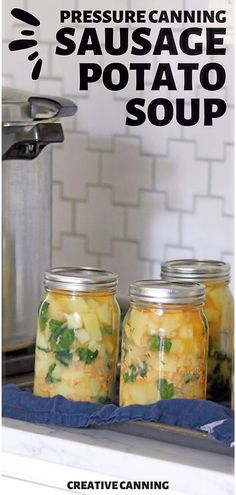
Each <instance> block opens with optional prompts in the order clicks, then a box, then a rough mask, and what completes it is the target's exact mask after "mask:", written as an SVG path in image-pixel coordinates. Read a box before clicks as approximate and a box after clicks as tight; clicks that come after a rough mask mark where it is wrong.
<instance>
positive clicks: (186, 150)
mask: <svg viewBox="0 0 236 495" xmlns="http://www.w3.org/2000/svg"><path fill="white" fill-rule="evenodd" d="M155 168H156V175H155V188H156V189H157V190H159V191H166V192H167V205H168V207H169V208H171V209H173V210H192V209H193V201H194V195H196V194H202V195H205V194H207V183H208V163H207V162H206V161H200V160H197V159H196V157H195V143H194V142H190V143H188V142H183V141H173V140H171V141H170V144H169V153H168V158H166V159H162V158H156V164H155Z"/></svg>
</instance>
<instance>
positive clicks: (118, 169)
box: [102, 137, 152, 205]
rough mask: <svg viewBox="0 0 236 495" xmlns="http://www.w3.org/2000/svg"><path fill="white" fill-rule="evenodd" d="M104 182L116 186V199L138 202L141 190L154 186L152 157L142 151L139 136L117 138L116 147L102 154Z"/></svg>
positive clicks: (129, 203)
mask: <svg viewBox="0 0 236 495" xmlns="http://www.w3.org/2000/svg"><path fill="white" fill-rule="evenodd" d="M102 183H103V184H107V185H110V186H115V187H114V200H115V201H116V202H118V203H122V204H128V205H132V204H138V198H139V191H140V189H142V188H145V189H151V187H152V159H151V158H150V157H148V156H144V155H142V154H141V153H140V140H139V139H137V138H129V137H128V138H124V137H123V138H115V142H114V148H113V150H112V151H111V152H110V153H103V156H102Z"/></svg>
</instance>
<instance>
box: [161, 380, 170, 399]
mask: <svg viewBox="0 0 236 495" xmlns="http://www.w3.org/2000/svg"><path fill="white" fill-rule="evenodd" d="M159 390H160V396H161V399H172V397H173V395H174V385H173V383H168V381H167V380H166V379H165V378H161V379H160V381H159Z"/></svg>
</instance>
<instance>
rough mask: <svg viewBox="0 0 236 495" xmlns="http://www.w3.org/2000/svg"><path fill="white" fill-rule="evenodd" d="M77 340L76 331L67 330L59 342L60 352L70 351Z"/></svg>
mask: <svg viewBox="0 0 236 495" xmlns="http://www.w3.org/2000/svg"><path fill="white" fill-rule="evenodd" d="M74 340H75V332H74V330H72V329H70V328H67V329H65V330H64V331H63V333H62V335H61V336H60V339H59V342H58V346H57V347H58V350H59V351H69V349H70V347H71V346H72V344H73V342H74Z"/></svg>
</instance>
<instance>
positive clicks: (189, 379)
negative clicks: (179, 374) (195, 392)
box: [184, 373, 200, 383]
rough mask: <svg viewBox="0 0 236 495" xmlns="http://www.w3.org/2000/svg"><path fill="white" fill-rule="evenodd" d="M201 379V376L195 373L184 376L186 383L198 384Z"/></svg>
mask: <svg viewBox="0 0 236 495" xmlns="http://www.w3.org/2000/svg"><path fill="white" fill-rule="evenodd" d="M199 378H200V376H199V375H197V374H195V373H194V374H193V375H190V374H189V373H187V374H186V375H185V376H184V383H191V382H196V381H197V380H199Z"/></svg>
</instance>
